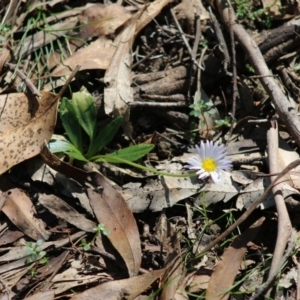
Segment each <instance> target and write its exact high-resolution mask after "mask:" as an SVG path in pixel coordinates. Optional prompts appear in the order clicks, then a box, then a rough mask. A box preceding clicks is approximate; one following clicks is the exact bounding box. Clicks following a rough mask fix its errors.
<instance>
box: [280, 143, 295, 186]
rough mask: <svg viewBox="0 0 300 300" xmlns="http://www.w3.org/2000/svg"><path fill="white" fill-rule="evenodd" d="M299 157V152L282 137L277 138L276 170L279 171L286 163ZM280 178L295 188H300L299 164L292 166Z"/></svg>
mask: <svg viewBox="0 0 300 300" xmlns="http://www.w3.org/2000/svg"><path fill="white" fill-rule="evenodd" d="M297 159H299V154H298V153H297V152H296V151H295V150H293V149H292V148H291V146H290V145H289V144H288V143H287V142H285V141H284V140H283V139H279V148H278V172H281V171H282V170H283V169H284V168H285V167H286V166H287V165H288V164H290V163H291V162H293V161H295V160H297ZM282 180H286V183H288V184H290V185H291V186H292V187H293V188H295V189H298V190H299V189H300V166H297V167H296V168H294V169H293V170H292V171H291V172H289V173H288V174H286V175H285V176H284V177H283V179H282Z"/></svg>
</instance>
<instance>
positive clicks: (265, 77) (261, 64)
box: [215, 0, 300, 147]
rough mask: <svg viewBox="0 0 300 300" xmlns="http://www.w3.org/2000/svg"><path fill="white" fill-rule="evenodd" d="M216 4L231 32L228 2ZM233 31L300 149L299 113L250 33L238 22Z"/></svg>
mask: <svg viewBox="0 0 300 300" xmlns="http://www.w3.org/2000/svg"><path fill="white" fill-rule="evenodd" d="M215 4H216V7H217V8H218V11H219V13H220V15H221V16H222V18H223V21H224V23H225V25H226V26H227V29H228V30H229V25H230V18H229V8H228V2H227V0H216V1H215ZM232 20H233V21H235V20H236V18H235V16H234V13H232ZM232 30H233V32H234V35H235V38H236V40H237V41H238V42H239V44H240V45H241V46H242V47H243V49H244V51H245V53H246V54H247V56H248V59H249V61H250V62H251V64H252V66H253V67H254V69H255V72H256V75H261V76H262V77H260V78H259V79H260V81H261V83H262V85H263V87H264V89H265V90H266V92H267V93H268V95H269V96H270V98H271V99H272V101H273V103H274V106H275V109H276V112H277V113H278V115H279V117H280V118H281V119H282V120H283V121H284V124H285V125H286V127H287V129H288V131H289V133H290V134H291V136H292V137H293V138H294V139H295V142H296V143H297V145H298V146H299V147H300V121H299V119H298V116H297V112H296V111H295V109H294V108H293V107H292V105H291V103H290V102H289V101H288V99H287V98H286V96H285V95H284V93H283V92H282V90H281V89H280V87H279V85H278V84H277V82H276V81H275V79H274V77H273V76H272V73H271V71H270V70H269V68H268V66H267V64H266V62H265V60H264V58H263V56H262V54H261V52H260V50H259V47H258V46H257V44H256V43H255V42H254V40H253V39H252V38H251V37H250V36H249V34H248V32H247V31H246V30H245V29H244V28H243V27H242V26H241V25H239V24H237V23H236V22H234V24H232Z"/></svg>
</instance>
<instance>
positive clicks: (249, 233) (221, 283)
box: [205, 217, 265, 300]
mask: <svg viewBox="0 0 300 300" xmlns="http://www.w3.org/2000/svg"><path fill="white" fill-rule="evenodd" d="M264 220H265V217H261V218H260V219H258V220H257V221H256V222H255V223H254V224H252V225H251V226H250V228H248V229H247V230H246V231H245V232H243V233H242V234H241V235H240V236H238V237H237V238H236V239H235V240H234V241H233V242H232V244H231V245H230V246H229V247H228V248H227V249H226V251H225V252H224V254H223V256H222V259H221V261H220V262H219V263H218V265H217V267H216V269H215V270H214V272H213V273H212V276H211V279H210V281H209V284H208V289H207V291H206V298H205V299H206V300H226V299H228V297H229V296H230V294H229V293H226V292H225V291H226V290H228V289H229V288H230V287H231V286H232V284H233V281H234V278H235V276H236V274H237V272H238V270H239V268H240V266H241V263H242V260H243V257H244V255H245V253H246V251H247V244H248V243H249V242H250V241H252V240H253V238H254V237H255V236H256V234H257V233H258V231H259V229H260V227H261V226H262V224H263V222H264Z"/></svg>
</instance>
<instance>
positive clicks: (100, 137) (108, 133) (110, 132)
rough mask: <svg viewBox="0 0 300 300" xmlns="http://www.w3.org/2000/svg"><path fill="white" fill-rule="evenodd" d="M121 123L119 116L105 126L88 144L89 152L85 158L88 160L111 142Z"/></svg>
mask: <svg viewBox="0 0 300 300" xmlns="http://www.w3.org/2000/svg"><path fill="white" fill-rule="evenodd" d="M122 122H123V117H122V116H119V117H117V118H115V119H114V120H112V121H111V122H110V123H109V124H108V125H106V126H105V127H104V128H103V129H102V130H101V131H100V132H98V134H97V136H96V137H95V138H94V139H93V141H92V142H91V143H90V147H89V150H88V152H87V155H86V157H87V158H88V159H89V158H91V157H92V156H94V155H95V154H96V153H97V152H99V151H100V150H101V149H103V147H105V146H106V145H107V144H108V143H110V142H111V141H112V139H113V138H114V136H115V135H116V133H117V132H118V130H119V128H120V126H121V124H122Z"/></svg>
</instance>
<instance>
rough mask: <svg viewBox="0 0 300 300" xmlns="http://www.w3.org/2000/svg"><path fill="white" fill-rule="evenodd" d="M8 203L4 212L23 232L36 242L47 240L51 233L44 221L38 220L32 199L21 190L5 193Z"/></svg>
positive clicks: (4, 207)
mask: <svg viewBox="0 0 300 300" xmlns="http://www.w3.org/2000/svg"><path fill="white" fill-rule="evenodd" d="M4 196H5V197H6V202H5V204H4V206H3V208H2V211H3V212H4V213H5V214H6V216H7V217H8V218H9V219H10V220H11V222H12V223H13V224H14V225H16V226H17V227H18V228H19V229H20V230H21V231H22V232H24V233H25V234H26V235H28V236H29V237H31V238H32V239H34V240H39V239H42V240H47V239H48V238H49V233H48V232H47V231H46V229H45V225H44V223H43V221H42V220H40V219H37V218H36V217H35V216H36V214H37V213H36V210H35V208H34V205H33V203H32V202H31V200H30V198H29V197H28V196H27V195H26V194H25V193H24V192H23V191H21V190H20V189H18V188H16V189H12V190H9V191H8V192H6V193H4Z"/></svg>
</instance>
